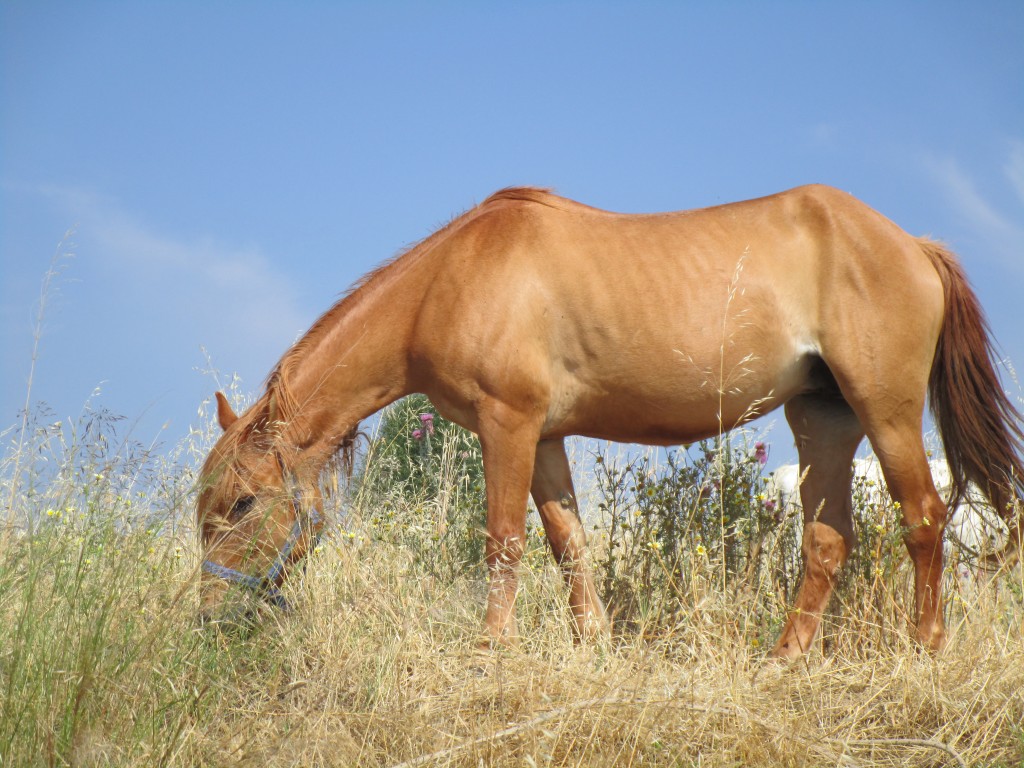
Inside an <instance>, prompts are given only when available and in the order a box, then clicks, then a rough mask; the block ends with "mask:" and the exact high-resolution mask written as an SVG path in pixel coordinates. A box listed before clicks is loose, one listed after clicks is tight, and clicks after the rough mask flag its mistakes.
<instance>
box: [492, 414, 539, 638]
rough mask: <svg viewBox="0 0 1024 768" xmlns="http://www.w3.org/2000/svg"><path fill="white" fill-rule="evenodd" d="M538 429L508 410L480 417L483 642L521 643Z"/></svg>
mask: <svg viewBox="0 0 1024 768" xmlns="http://www.w3.org/2000/svg"><path fill="white" fill-rule="evenodd" d="M538 437H539V430H538V429H536V428H534V427H533V426H532V425H531V423H530V420H528V419H526V418H524V417H522V416H521V415H520V414H517V413H515V412H514V411H511V410H509V409H508V408H507V407H505V406H501V405H499V406H494V407H493V408H491V409H489V411H488V412H487V413H486V414H483V413H482V414H481V419H480V446H481V448H482V449H483V460H484V474H485V475H486V482H487V545H486V557H487V568H488V571H489V575H490V586H489V588H488V592H487V615H486V617H485V618H484V644H485V645H495V644H500V645H507V644H513V643H515V642H516V640H517V632H516V616H515V603H516V592H517V590H518V588H519V565H520V563H521V562H522V559H523V551H524V549H525V546H526V502H527V497H528V496H529V491H530V480H531V478H532V476H533V465H534V455H535V453H536V449H537V440H538Z"/></svg>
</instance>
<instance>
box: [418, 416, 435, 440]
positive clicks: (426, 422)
mask: <svg viewBox="0 0 1024 768" xmlns="http://www.w3.org/2000/svg"><path fill="white" fill-rule="evenodd" d="M420 421H422V422H423V426H424V427H426V428H427V434H430V435H432V434H434V414H432V413H421V414H420Z"/></svg>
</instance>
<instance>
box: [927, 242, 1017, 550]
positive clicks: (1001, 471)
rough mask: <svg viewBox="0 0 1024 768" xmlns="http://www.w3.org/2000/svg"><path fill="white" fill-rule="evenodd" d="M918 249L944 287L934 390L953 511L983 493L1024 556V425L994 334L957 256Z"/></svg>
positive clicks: (940, 249)
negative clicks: (1005, 383) (975, 491)
mask: <svg viewBox="0 0 1024 768" xmlns="http://www.w3.org/2000/svg"><path fill="white" fill-rule="evenodd" d="M918 244H919V245H920V247H921V250H923V251H924V252H925V253H926V254H927V255H928V257H929V258H930V259H931V262H932V264H933V265H934V267H935V271H936V272H938V273H939V277H940V278H941V279H942V286H943V289H944V290H945V294H946V306H945V317H944V319H943V322H942V332H941V333H940V335H939V341H938V344H937V346H936V350H935V360H934V362H933V363H932V372H931V379H930V381H929V382H928V389H929V395H930V396H931V408H932V413H933V414H934V416H935V421H936V423H937V424H938V427H939V433H940V434H941V435H942V443H943V446H944V447H945V449H946V462H947V463H948V464H949V471H950V474H951V476H952V485H951V487H950V498H949V503H950V504H952V505H956V504H958V503H959V502H961V501H962V500H963V498H964V496H965V494H966V492H967V487H968V484H969V483H974V484H975V485H977V486H978V487H979V488H980V489H981V490H982V492H983V493H984V494H985V496H986V498H988V500H989V501H990V502H991V503H992V506H993V507H994V508H995V509H996V511H997V512H998V513H999V515H1000V516H1001V517H1002V518H1003V519H1004V520H1005V521H1006V523H1007V525H1008V526H1009V528H1010V533H1011V536H1010V546H1011V547H1014V546H1015V547H1017V548H1018V549H1021V548H1024V541H1022V535H1024V528H1022V523H1024V507H1021V505H1020V500H1021V499H1024V462H1022V460H1021V456H1022V455H1024V450H1022V448H1024V425H1022V419H1021V415H1020V413H1019V411H1018V410H1017V409H1016V408H1015V407H1014V404H1013V402H1012V401H1011V400H1010V398H1009V396H1007V394H1006V392H1005V391H1004V390H1003V388H1002V386H1001V385H1000V382H999V376H998V374H997V373H996V365H995V353H994V350H993V346H992V340H991V334H990V331H989V328H988V323H987V322H986V320H985V316H984V313H983V312H982V310H981V305H980V304H979V303H978V297H977V296H975V294H974V291H973V290H971V286H970V284H969V283H968V282H967V277H966V276H965V275H964V271H963V268H962V267H961V266H960V263H959V261H957V258H956V256H954V255H953V253H952V252H951V251H950V250H948V249H947V248H946V247H944V246H943V245H941V244H940V243H936V242H934V241H932V240H928V239H925V238H921V239H919V240H918Z"/></svg>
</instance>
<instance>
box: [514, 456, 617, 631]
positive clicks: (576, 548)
mask: <svg viewBox="0 0 1024 768" xmlns="http://www.w3.org/2000/svg"><path fill="white" fill-rule="evenodd" d="M531 491H532V493H533V501H534V503H535V504H536V505H537V509H538V511H539V512H540V518H541V520H542V521H543V523H544V531H545V533H546V534H547V539H548V544H549V545H550V546H551V554H552V555H553V556H554V558H555V562H557V563H558V566H559V568H561V570H562V575H563V576H564V577H565V583H566V585H567V586H568V587H569V606H570V607H571V608H572V614H573V619H574V620H575V624H576V631H577V634H578V636H579V637H581V638H584V639H590V638H593V637H596V636H599V635H602V634H606V633H607V632H608V617H607V615H606V614H605V610H604V606H603V605H602V604H601V598H600V597H598V595H597V589H596V588H595V587H594V575H593V573H592V571H591V569H590V566H589V565H588V563H587V560H586V534H585V533H584V531H583V524H582V523H581V522H580V517H579V509H578V508H577V506H576V493H575V490H574V489H573V484H572V474H571V472H570V470H569V460H568V459H567V458H566V455H565V445H564V443H563V441H562V440H542V441H541V442H540V443H538V444H537V458H536V461H535V462H534V469H533V485H532V487H531Z"/></svg>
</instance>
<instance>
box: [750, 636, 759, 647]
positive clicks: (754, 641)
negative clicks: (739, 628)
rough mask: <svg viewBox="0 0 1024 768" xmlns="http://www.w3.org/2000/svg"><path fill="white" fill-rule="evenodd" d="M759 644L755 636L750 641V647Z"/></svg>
mask: <svg viewBox="0 0 1024 768" xmlns="http://www.w3.org/2000/svg"><path fill="white" fill-rule="evenodd" d="M759 645H761V641H760V640H758V639H757V638H756V637H755V638H753V639H752V640H751V641H750V647H751V648H757V647H758V646H759Z"/></svg>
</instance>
